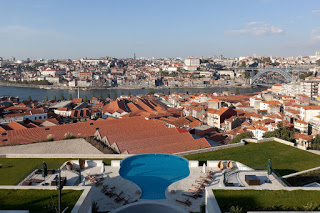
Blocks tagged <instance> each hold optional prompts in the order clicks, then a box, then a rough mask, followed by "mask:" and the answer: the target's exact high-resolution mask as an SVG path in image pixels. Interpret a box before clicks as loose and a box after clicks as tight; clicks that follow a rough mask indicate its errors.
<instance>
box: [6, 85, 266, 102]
mask: <svg viewBox="0 0 320 213" xmlns="http://www.w3.org/2000/svg"><path fill="white" fill-rule="evenodd" d="M265 89H266V87H255V88H239V93H242V94H243V93H252V92H260V91H262V90H265ZM168 90H170V92H171V93H173V92H178V93H187V92H189V94H192V93H196V92H198V91H200V92H205V93H213V92H222V91H226V90H229V91H230V92H236V90H237V88H224V87H214V88H171V89H156V92H164V94H167V93H168ZM129 91H130V92H131V94H132V95H138V94H146V93H148V92H149V89H130V90H129V89H105V90H80V97H81V98H84V97H85V96H87V98H88V99H91V97H92V95H94V96H96V97H99V96H100V92H101V93H102V95H103V97H104V98H106V95H107V93H108V92H109V93H110V96H111V98H112V97H113V94H114V92H116V93H117V96H120V95H121V93H123V94H128V92H129ZM61 94H63V95H64V98H65V99H68V98H69V95H70V94H71V95H72V97H73V98H76V97H77V96H78V91H77V90H59V89H50V90H47V89H38V88H23V87H5V86H0V96H18V97H19V98H20V101H22V100H28V97H29V96H31V98H32V99H33V100H38V101H43V100H45V98H46V96H48V98H49V99H53V97H54V96H56V98H57V99H60V97H61Z"/></svg>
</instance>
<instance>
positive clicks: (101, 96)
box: [99, 91, 103, 100]
mask: <svg viewBox="0 0 320 213" xmlns="http://www.w3.org/2000/svg"><path fill="white" fill-rule="evenodd" d="M99 98H100V99H101V100H103V95H102V91H100V93H99Z"/></svg>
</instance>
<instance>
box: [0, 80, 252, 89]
mask: <svg viewBox="0 0 320 213" xmlns="http://www.w3.org/2000/svg"><path fill="white" fill-rule="evenodd" d="M0 86H4V87H22V88H35V89H47V90H52V89H56V90H78V87H70V86H61V85H34V84H19V83H9V82H0ZM221 87H223V88H254V87H255V86H252V85H234V84H227V85H208V86H192V87H167V86H159V87H148V86H134V87H132V86H131V87H130V86H118V87H79V89H80V90H141V89H157V90H161V89H210V88H221Z"/></svg>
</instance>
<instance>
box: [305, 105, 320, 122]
mask: <svg viewBox="0 0 320 213" xmlns="http://www.w3.org/2000/svg"><path fill="white" fill-rule="evenodd" d="M319 115H320V106H303V107H301V108H300V118H301V120H303V121H305V122H308V123H309V122H310V121H311V120H312V119H313V118H314V117H316V116H319Z"/></svg>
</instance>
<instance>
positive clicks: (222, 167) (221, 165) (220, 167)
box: [217, 161, 224, 170]
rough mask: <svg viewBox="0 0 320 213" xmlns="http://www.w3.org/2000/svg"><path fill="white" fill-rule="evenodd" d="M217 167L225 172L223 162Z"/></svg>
mask: <svg viewBox="0 0 320 213" xmlns="http://www.w3.org/2000/svg"><path fill="white" fill-rule="evenodd" d="M217 167H218V169H219V170H223V169H224V165H223V162H222V161H219V162H218V165H217Z"/></svg>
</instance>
